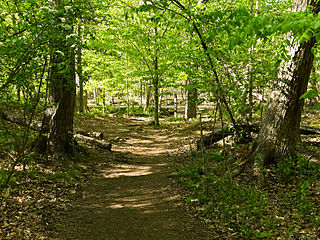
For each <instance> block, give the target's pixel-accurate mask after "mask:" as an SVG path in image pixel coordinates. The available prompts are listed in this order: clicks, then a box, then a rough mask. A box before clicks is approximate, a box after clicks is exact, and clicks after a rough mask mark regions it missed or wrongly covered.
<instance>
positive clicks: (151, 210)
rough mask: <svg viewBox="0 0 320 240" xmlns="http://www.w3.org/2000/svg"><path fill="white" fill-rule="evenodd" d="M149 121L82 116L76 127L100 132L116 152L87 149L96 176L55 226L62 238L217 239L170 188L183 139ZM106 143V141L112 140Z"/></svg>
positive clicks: (120, 239) (87, 158)
mask: <svg viewBox="0 0 320 240" xmlns="http://www.w3.org/2000/svg"><path fill="white" fill-rule="evenodd" d="M149 123H150V121H145V120H139V119H124V118H112V119H105V118H93V117H92V118H87V117H81V118H80V119H78V120H77V122H76V124H75V126H76V128H77V129H79V130H80V129H81V130H83V131H86V132H91V131H96V132H97V131H99V132H102V133H103V135H104V136H106V137H107V138H108V140H109V141H112V142H113V147H112V152H106V151H101V150H99V149H91V150H89V152H90V156H89V157H86V158H85V161H87V162H83V164H88V163H90V164H93V165H94V172H93V175H92V176H89V179H88V181H87V182H86V184H85V186H84V188H83V192H82V196H80V197H78V198H75V199H74V200H73V202H72V205H73V206H72V209H71V210H70V211H67V212H66V214H63V215H62V216H61V218H60V219H59V221H58V224H57V232H56V234H57V235H56V236H55V237H56V238H58V239H92V240H99V239H101V240H102V239H108V240H122V239H123V240H130V239H132V240H134V239H139V240H142V239H148V240H149V239H150V240H151V239H164V240H165V239H214V237H213V236H212V234H211V233H210V232H209V231H207V230H206V228H205V226H204V225H203V224H202V223H201V221H199V220H197V219H195V218H194V217H193V216H192V214H188V212H187V211H186V210H185V209H184V207H183V205H182V201H181V196H180V195H179V194H178V193H177V191H175V190H174V188H172V183H171V179H170V174H171V173H172V171H173V169H172V167H174V164H175V160H176V158H177V154H176V153H177V152H176V151H179V149H180V150H181V149H183V147H184V144H185V142H183V141H182V140H181V137H177V136H173V135H171V134H168V132H166V131H165V130H155V129H153V128H152V127H151V126H150V125H148V124H149ZM108 140H106V141H108Z"/></svg>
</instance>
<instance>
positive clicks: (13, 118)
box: [0, 109, 41, 131]
mask: <svg viewBox="0 0 320 240" xmlns="http://www.w3.org/2000/svg"><path fill="white" fill-rule="evenodd" d="M0 118H2V119H3V120H6V121H9V122H12V123H16V124H18V125H20V126H23V127H28V128H31V129H32V130H35V131H39V130H40V129H41V123H40V122H37V121H32V122H31V123H29V122H28V120H26V119H25V118H23V117H21V116H19V115H16V114H13V113H11V112H8V111H3V110H1V109H0Z"/></svg>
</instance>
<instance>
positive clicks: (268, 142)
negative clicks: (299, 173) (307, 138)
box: [253, 0, 320, 176]
mask: <svg viewBox="0 0 320 240" xmlns="http://www.w3.org/2000/svg"><path fill="white" fill-rule="evenodd" d="M307 6H313V12H314V13H318V12H319V6H320V4H319V3H316V2H315V1H312V0H295V1H294V3H293V11H304V10H306V8H307ZM288 38H289V39H290V40H291V45H290V46H289V47H288V54H289V56H290V60H289V61H287V62H283V63H282V64H281V67H280V69H279V72H278V78H279V79H280V82H281V83H280V84H279V88H278V90H277V91H274V92H272V93H271V95H270V97H269V100H268V104H267V109H266V111H265V114H264V118H263V121H262V124H261V130H260V132H259V135H258V138H257V140H256V142H255V151H254V154H253V155H254V156H255V157H256V158H255V159H256V160H255V167H254V175H257V176H258V175H261V174H260V170H261V167H262V166H263V165H265V164H267V163H270V162H277V161H280V160H281V159H283V158H284V157H285V156H286V155H287V154H290V155H291V156H294V155H295V153H296V146H297V143H298V142H299V140H300V130H299V129H300V122H301V112H302V109H303V105H304V100H303V99H301V98H300V97H301V95H302V94H304V93H305V92H306V90H307V86H308V81H309V78H310V72H311V69H312V65H313V60H314V56H313V53H312V51H311V50H312V48H313V46H314V44H315V42H316V41H315V38H314V37H312V38H311V39H310V40H308V41H305V42H303V43H301V44H299V43H298V42H297V40H296V39H294V38H293V37H292V36H290V34H288Z"/></svg>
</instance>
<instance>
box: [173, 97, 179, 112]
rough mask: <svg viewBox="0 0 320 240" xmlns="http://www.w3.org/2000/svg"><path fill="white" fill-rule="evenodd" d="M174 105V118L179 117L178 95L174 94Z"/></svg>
mask: <svg viewBox="0 0 320 240" xmlns="http://www.w3.org/2000/svg"><path fill="white" fill-rule="evenodd" d="M173 105H174V117H175V118H176V117H178V94H177V93H176V92H174V94H173Z"/></svg>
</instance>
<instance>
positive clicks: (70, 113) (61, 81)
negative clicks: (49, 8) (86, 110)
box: [36, 0, 76, 155]
mask: <svg viewBox="0 0 320 240" xmlns="http://www.w3.org/2000/svg"><path fill="white" fill-rule="evenodd" d="M54 3H55V8H57V9H63V6H64V5H63V3H62V1H59V0H56V1H55V2H54ZM57 14H59V13H57ZM57 17H59V16H57ZM69 21H70V22H69V24H70V25H72V20H71V18H70V19H69ZM53 27H54V29H53V32H54V33H56V35H55V37H54V38H53V39H52V40H51V42H50V47H51V55H50V84H49V93H50V102H49V104H50V105H51V106H50V107H48V108H47V110H46V114H45V116H44V118H43V124H42V129H41V132H40V134H39V137H38V140H37V143H36V146H37V148H38V151H39V152H40V153H41V154H46V155H47V154H56V155H66V154H71V153H72V150H73V143H74V141H73V133H72V132H73V117H74V109H75V95H76V94H75V92H76V91H75V90H76V84H75V54H74V49H72V48H71V47H70V46H69V45H70V43H69V44H68V43H67V41H66V36H68V35H70V34H72V33H73V29H70V30H65V29H61V28H59V27H57V26H53Z"/></svg>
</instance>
